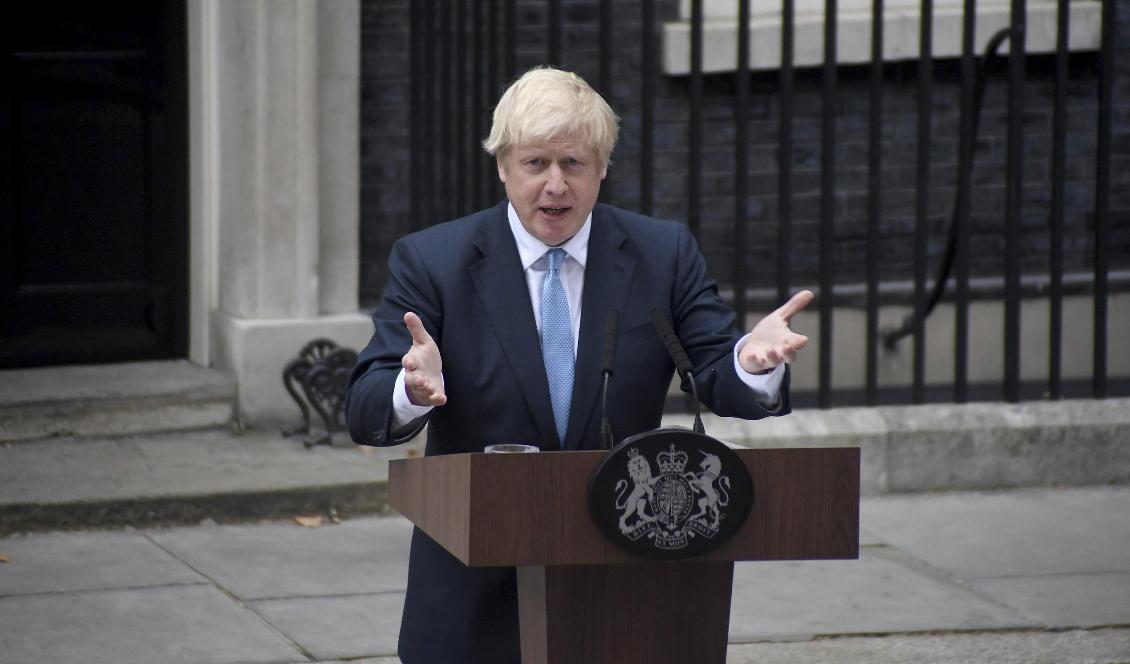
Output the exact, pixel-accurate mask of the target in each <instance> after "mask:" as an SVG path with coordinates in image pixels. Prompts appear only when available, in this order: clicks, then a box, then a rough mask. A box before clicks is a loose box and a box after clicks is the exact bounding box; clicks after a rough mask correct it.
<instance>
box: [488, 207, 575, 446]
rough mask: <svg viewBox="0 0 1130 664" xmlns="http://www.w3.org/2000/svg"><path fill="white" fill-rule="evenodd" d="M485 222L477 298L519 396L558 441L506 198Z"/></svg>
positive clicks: (546, 434) (547, 435) (550, 439)
mask: <svg viewBox="0 0 1130 664" xmlns="http://www.w3.org/2000/svg"><path fill="white" fill-rule="evenodd" d="M496 210H497V214H493V215H491V217H490V219H488V220H487V221H486V223H485V224H483V230H482V232H481V233H480V234H479V236H478V238H476V240H475V246H476V247H477V248H478V249H479V251H480V252H481V253H482V254H483V256H482V258H481V259H480V260H479V261H477V262H475V263H474V264H472V265H471V266H470V268H469V272H470V274H471V280H472V282H473V283H474V284H475V291H476V292H477V293H478V296H479V301H480V302H481V303H482V305H483V309H485V310H486V312H487V318H488V319H489V320H490V324H491V327H492V328H493V330H494V333H495V335H496V336H497V337H498V341H499V343H500V344H501V345H502V348H503V349H504V352H503V355H504V356H505V357H506V360H507V362H509V363H510V368H511V369H512V370H513V371H514V375H515V377H516V378H517V380H518V384H519V385H520V386H521V388H522V397H523V398H524V399H525V401H526V406H527V407H528V408H529V410H530V414H531V415H532V416H533V418H534V422H535V423H536V424H537V428H538V431H540V432H541V436H542V440H543V441H545V442H546V443H558V444H560V443H559V441H558V440H557V428H556V426H554V424H553V406H552V405H551V404H550V400H549V384H548V382H547V381H546V378H545V365H544V364H543V363H542V356H541V345H540V342H539V341H538V332H537V326H536V325H535V324H534V314H533V309H532V308H531V307H530V292H529V289H528V288H527V287H526V280H525V278H524V277H523V273H522V262H521V260H520V259H519V258H518V247H517V246H516V245H515V243H514V236H513V235H512V234H511V232H510V226H509V224H508V222H507V220H506V203H505V202H503V203H502V204H501V205H500V206H499V207H498V208H496Z"/></svg>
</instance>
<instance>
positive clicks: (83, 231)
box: [0, 0, 188, 367]
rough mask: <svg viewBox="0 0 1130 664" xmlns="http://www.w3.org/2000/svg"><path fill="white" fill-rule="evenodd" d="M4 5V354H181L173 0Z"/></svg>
mask: <svg viewBox="0 0 1130 664" xmlns="http://www.w3.org/2000/svg"><path fill="white" fill-rule="evenodd" d="M4 12H5V13H6V14H7V16H5V18H4V20H3V21H2V23H3V24H4V27H3V28H0V31H3V35H4V36H3V39H4V43H3V57H4V59H5V62H4V64H3V77H2V80H3V83H2V86H3V90H2V92H0V94H2V95H3V98H2V100H0V141H2V143H0V154H2V155H3V160H4V164H3V167H2V169H3V170H2V172H0V178H2V182H0V183H2V185H3V192H4V195H3V201H2V202H0V215H2V216H0V367H17V366H37V365H46V364H65V363H76V362H113V361H123V360H134V359H153V358H167V357H182V356H184V355H185V352H186V346H187V342H186V339H187V312H186V310H187V292H186V291H187V282H188V280H187V244H188V243H187V233H188V205H187V196H186V191H187V177H188V176H187V173H188V167H187V131H186V108H187V104H186V94H185V88H186V85H185V80H186V55H185V5H184V0H164V1H161V2H157V1H154V0H111V1H108V2H90V1H89V0H84V1H69V2H68V1H62V0H35V1H34V2H29V3H16V4H15V5H9V7H8V9H6V10H4Z"/></svg>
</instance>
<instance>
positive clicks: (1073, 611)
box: [970, 572, 1130, 628]
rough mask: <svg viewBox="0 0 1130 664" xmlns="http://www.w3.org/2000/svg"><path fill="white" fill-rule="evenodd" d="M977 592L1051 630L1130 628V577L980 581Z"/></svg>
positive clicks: (1118, 574) (1117, 574) (1116, 574)
mask: <svg viewBox="0 0 1130 664" xmlns="http://www.w3.org/2000/svg"><path fill="white" fill-rule="evenodd" d="M970 585H972V586H973V587H974V588H976V589H978V590H980V591H982V592H984V593H985V594H987V595H990V596H992V597H993V598H994V599H997V600H999V601H1001V602H1004V603H1006V604H1008V605H1009V606H1012V607H1015V608H1016V609H1017V610H1018V611H1020V612H1021V613H1022V614H1024V615H1025V616H1027V617H1029V618H1031V619H1033V620H1036V621H1038V622H1040V623H1041V624H1043V625H1046V626H1047V627H1053V628H1063V627H1096V626H1100V625H1130V574H1128V573H1125V572H1112V573H1107V574H1056V575H1052V576H1009V577H1000V578H994V579H978V580H976V581H974V582H972V583H971V584H970Z"/></svg>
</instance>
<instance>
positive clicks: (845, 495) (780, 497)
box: [388, 447, 859, 567]
mask: <svg viewBox="0 0 1130 664" xmlns="http://www.w3.org/2000/svg"><path fill="white" fill-rule="evenodd" d="M737 453H738V456H739V457H740V458H741V459H742V461H743V462H744V463H745V464H746V467H747V468H749V471H750V474H751V475H752V477H753V508H752V510H751V511H750V515H749V517H748V518H747V519H746V522H745V524H744V525H743V526H742V528H741V529H740V530H739V531H738V532H737V534H735V535H734V537H733V538H732V539H731V540H730V541H729V542H727V543H725V544H723V545H722V546H721V547H719V548H717V549H715V550H714V551H711V552H709V553H707V554H705V555H703V556H700V557H698V558H694V560H805V559H836V558H857V557H858V556H859V449H858V448H853V447H834V448H789V449H758V450H737ZM606 454H607V452H602V451H592V452H589V451H585V452H543V453H539V454H481V453H476V454H452V455H443V456H432V457H424V458H415V459H398V460H394V461H391V462H390V463H389V484H388V487H389V488H388V492H389V493H388V502H389V505H391V506H392V507H393V508H394V509H396V510H397V511H399V512H400V513H401V514H403V515H404V516H406V517H408V519H409V520H411V521H412V522H413V523H415V524H416V526H417V527H419V528H420V529H421V530H423V531H424V532H425V533H427V534H428V535H429V536H430V537H431V538H432V539H434V540H436V541H437V542H439V544H440V545H442V546H443V547H444V548H445V549H447V550H448V551H449V552H451V553H452V555H454V556H455V557H456V558H458V559H459V560H460V561H462V562H463V563H464V564H466V565H469V566H475V567H478V566H511V565H514V566H524V565H534V566H540V565H588V564H608V563H631V562H644V561H648V560H649V559H646V558H642V557H639V556H636V555H634V554H631V553H629V552H627V551H625V550H623V549H621V548H620V547H618V546H616V545H615V544H613V543H612V542H611V541H609V540H608V539H607V538H606V537H605V536H604V534H603V533H601V531H600V529H599V528H598V527H597V525H596V522H595V521H593V519H592V517H591V516H590V514H589V509H588V490H589V478H590V477H591V475H592V473H593V471H594V470H595V468H596V467H597V465H598V464H599V463H600V461H601V460H602V459H603V458H604V457H605V455H606Z"/></svg>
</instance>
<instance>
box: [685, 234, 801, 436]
mask: <svg viewBox="0 0 1130 664" xmlns="http://www.w3.org/2000/svg"><path fill="white" fill-rule="evenodd" d="M677 250H678V258H677V261H676V275H675V289H674V293H673V296H672V302H671V312H672V319H673V323H674V325H675V331H676V332H677V333H678V335H679V339H680V340H681V341H682V342H683V345H684V346H685V347H686V349H687V355H688V356H690V359H691V362H692V363H693V364H694V369H695V371H694V377H695V387H696V388H697V390H698V396H699V399H701V400H702V402H703V403H704V404H706V406H707V407H709V408H710V409H711V410H712V411H713V412H714V413H716V414H718V415H722V416H724V417H740V418H743V419H758V418H762V417H767V416H770V415H785V414H787V413H788V412H789V411H790V406H789V374H788V373H786V374H785V379H784V381H783V382H782V383H781V394H780V399H779V401H778V403H777V405H776V408H774V409H772V410H769V409H767V408H765V407H764V406H763V405H761V404H760V403H758V401H757V399H756V398H754V396H753V394H752V393H751V392H750V389H749V387H748V386H746V384H745V383H743V382H742V381H741V379H740V378H739V377H738V376H737V374H736V373H735V372H734V366H733V352H734V344H735V343H737V340H738V339H740V338H741V336H742V334H743V331H742V330H741V329H739V327H738V322H737V315H736V314H735V313H734V310H733V309H731V308H730V307H729V306H728V305H727V304H726V303H725V302H723V301H722V298H721V297H720V296H719V295H718V286H717V284H716V283H715V281H714V280H713V279H711V278H710V276H709V275H708V274H707V272H706V262H705V260H704V259H703V257H702V253H701V252H699V250H698V245H697V243H695V241H694V238H693V237H692V236H691V234H690V232H689V231H688V230H687V229H686V228H685V227H683V228H680V229H679V233H678V249H677ZM787 371H788V369H787V368H786V372H787ZM689 389H690V388H689V386H688V385H683V390H684V391H689Z"/></svg>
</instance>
